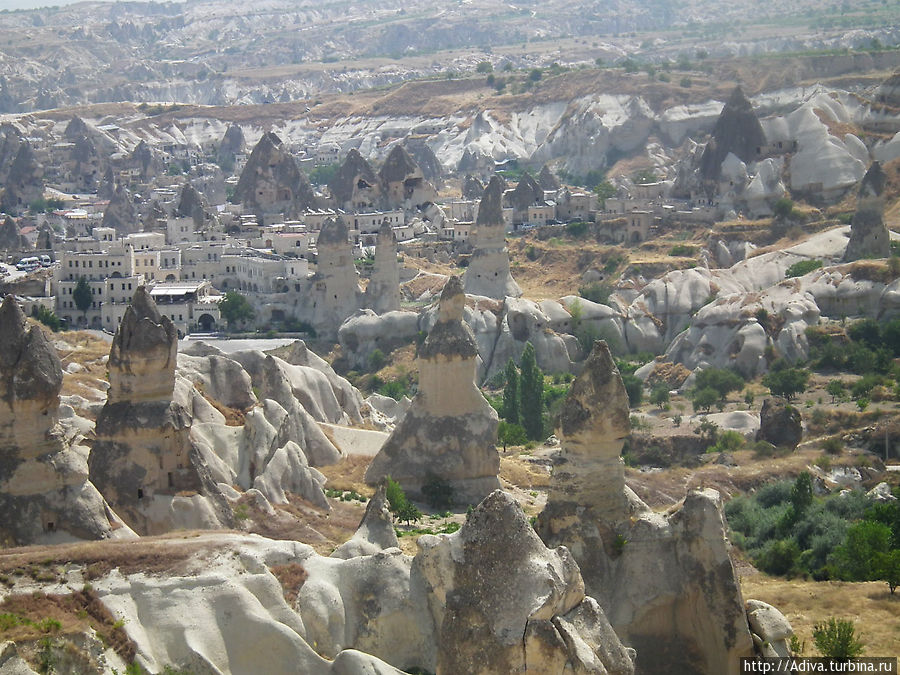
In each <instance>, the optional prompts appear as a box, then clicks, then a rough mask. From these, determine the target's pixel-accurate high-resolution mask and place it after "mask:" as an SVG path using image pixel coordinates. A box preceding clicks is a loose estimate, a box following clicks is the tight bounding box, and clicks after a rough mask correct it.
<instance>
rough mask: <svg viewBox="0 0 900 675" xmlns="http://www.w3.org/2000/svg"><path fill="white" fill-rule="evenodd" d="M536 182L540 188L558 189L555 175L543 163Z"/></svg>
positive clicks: (557, 180)
mask: <svg viewBox="0 0 900 675" xmlns="http://www.w3.org/2000/svg"><path fill="white" fill-rule="evenodd" d="M538 184H539V185H540V186H541V189H542V190H559V187H560V186H559V179H558V178H557V177H556V174H554V173H553V172H552V171H551V170H550V167H549V166H547V165H546V164H544V166H543V167H541V173H540V175H538Z"/></svg>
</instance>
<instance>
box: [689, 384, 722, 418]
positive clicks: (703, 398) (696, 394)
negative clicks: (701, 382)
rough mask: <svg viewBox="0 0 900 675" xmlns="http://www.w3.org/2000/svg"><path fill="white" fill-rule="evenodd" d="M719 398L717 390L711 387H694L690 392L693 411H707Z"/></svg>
mask: <svg viewBox="0 0 900 675" xmlns="http://www.w3.org/2000/svg"><path fill="white" fill-rule="evenodd" d="M718 400H719V392H717V391H716V390H715V389H713V388H712V387H705V388H704V389H697V388H695V389H694V390H693V391H692V393H691V405H692V406H693V407H694V412H701V411H702V412H709V409H710V407H712V405H713V404H714V403H715V402H716V401H718Z"/></svg>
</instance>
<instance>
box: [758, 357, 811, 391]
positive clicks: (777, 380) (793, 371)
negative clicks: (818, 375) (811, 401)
mask: <svg viewBox="0 0 900 675" xmlns="http://www.w3.org/2000/svg"><path fill="white" fill-rule="evenodd" d="M808 381H809V371H808V370H804V369H802V368H792V367H788V366H787V365H786V364H784V363H780V364H779V362H777V361H776V363H774V364H772V371H771V372H769V373H767V374H766V375H764V376H763V378H762V383H763V386H764V387H768V388H769V391H770V392H772V395H773V396H783V397H784V398H786V399H787V400H788V401H791V400H793V399H794V397H795V396H796V395H797V394H801V393H803V392H804V391H806V384H807V382H808Z"/></svg>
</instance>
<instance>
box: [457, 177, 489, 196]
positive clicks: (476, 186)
mask: <svg viewBox="0 0 900 675" xmlns="http://www.w3.org/2000/svg"><path fill="white" fill-rule="evenodd" d="M483 194H484V183H482V182H481V181H480V180H478V178H477V177H476V176H473V175H472V174H466V177H465V178H464V179H463V184H462V196H463V199H479V198H480V197H481V195H483Z"/></svg>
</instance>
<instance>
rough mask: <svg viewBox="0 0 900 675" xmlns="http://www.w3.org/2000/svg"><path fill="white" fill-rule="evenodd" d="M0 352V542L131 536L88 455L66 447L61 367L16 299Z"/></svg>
mask: <svg viewBox="0 0 900 675" xmlns="http://www.w3.org/2000/svg"><path fill="white" fill-rule="evenodd" d="M0 344H2V345H3V349H2V350H0V514H2V515H0V539H2V540H3V541H6V542H11V543H14V544H16V545H26V544H35V543H58V542H62V541H71V540H73V539H105V538H108V537H113V536H128V535H131V536H133V533H132V532H131V531H130V530H128V528H124V527H123V526H122V522H121V521H120V520H119V519H118V518H117V517H116V515H115V514H114V513H112V511H111V510H110V509H109V507H108V506H107V505H106V503H105V502H104V501H103V498H102V497H101V496H100V494H99V493H98V492H97V490H96V489H95V488H94V486H93V485H92V484H91V483H89V482H88V479H87V478H88V476H87V473H88V472H87V453H88V450H87V448H85V447H81V446H71V447H70V445H69V443H68V442H67V441H66V439H65V437H64V435H63V432H62V429H61V428H60V427H59V425H58V420H59V417H58V414H59V391H60V389H61V387H62V378H63V374H62V365H61V363H60V361H59V357H58V356H57V355H56V351H55V350H54V349H53V347H52V345H51V344H50V342H49V341H48V340H47V338H46V337H45V336H44V333H43V331H42V330H41V329H40V328H39V327H38V326H31V327H30V328H28V327H27V324H26V321H25V315H24V314H23V313H22V310H21V309H20V308H19V305H18V303H17V302H16V300H15V298H14V297H13V296H12V295H7V296H6V298H5V299H4V300H3V304H2V305H0ZM116 530H119V531H118V532H116Z"/></svg>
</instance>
